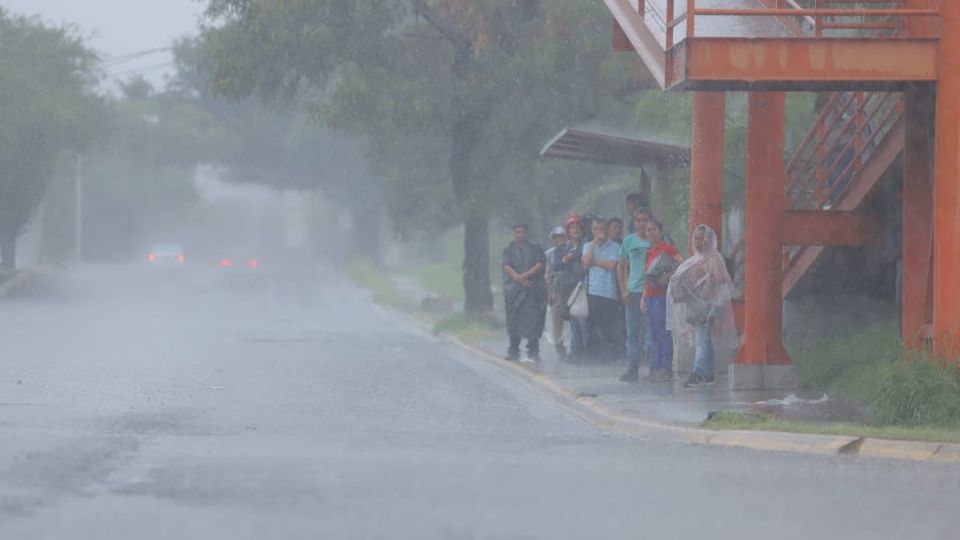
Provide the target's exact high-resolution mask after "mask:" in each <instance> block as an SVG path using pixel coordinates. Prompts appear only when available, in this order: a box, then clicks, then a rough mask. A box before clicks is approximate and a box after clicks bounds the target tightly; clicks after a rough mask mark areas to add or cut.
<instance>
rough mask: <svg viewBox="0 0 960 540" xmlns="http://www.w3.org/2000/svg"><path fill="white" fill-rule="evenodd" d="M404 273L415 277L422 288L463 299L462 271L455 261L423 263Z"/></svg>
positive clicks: (452, 298)
mask: <svg viewBox="0 0 960 540" xmlns="http://www.w3.org/2000/svg"><path fill="white" fill-rule="evenodd" d="M404 273H405V274H407V275H409V276H410V277H412V278H414V279H416V280H417V282H418V283H419V284H420V286H421V287H423V288H424V290H427V291H430V292H432V293H436V294H438V295H440V296H441V297H443V298H447V299H449V300H455V301H460V302H462V301H463V297H464V294H463V272H462V271H461V270H460V264H457V263H456V262H453V261H445V262H438V263H433V264H425V265H422V266H417V267H414V268H411V269H409V270H407V271H406V272H404Z"/></svg>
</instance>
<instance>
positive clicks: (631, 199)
mask: <svg viewBox="0 0 960 540" xmlns="http://www.w3.org/2000/svg"><path fill="white" fill-rule="evenodd" d="M644 202H645V201H644V198H643V195H641V194H639V193H631V194H629V195H627V215H628V216H632V215H633V213H634V212H636V211H637V208H642V207H643V206H645V205H644Z"/></svg>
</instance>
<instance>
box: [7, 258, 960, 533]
mask: <svg viewBox="0 0 960 540" xmlns="http://www.w3.org/2000/svg"><path fill="white" fill-rule="evenodd" d="M309 278H310V283H316V284H317V285H303V286H302V287H301V288H299V289H298V290H289V291H286V292H284V291H279V292H277V291H272V292H270V291H266V290H261V291H258V292H252V293H249V294H247V293H243V292H242V291H244V290H245V289H244V288H243V287H239V288H234V287H228V286H224V284H223V283H221V282H219V281H218V280H216V279H215V278H214V277H213V276H210V275H204V274H199V273H194V272H177V273H157V272H145V271H144V269H143V268H136V267H127V268H88V269H86V270H84V271H81V272H75V273H73V274H71V275H66V276H64V275H59V276H51V277H48V278H45V279H43V280H42V281H40V282H37V283H35V284H34V285H33V286H31V287H30V288H28V289H27V290H26V291H24V292H23V293H22V294H20V295H18V297H17V298H15V299H12V300H4V301H2V302H0V539H65V538H78V539H88V538H89V539H97V540H101V539H102V540H108V539H124V540H126V539H168V538H178V539H182V538H204V539H207V538H230V539H233V538H242V539H247V538H249V539H266V538H271V539H272V538H284V539H285V538H304V539H307V538H309V539H316V538H324V539H328V538H330V539H333V538H363V539H365V538H410V539H433V538H436V539H464V540H466V539H470V540H472V539H534V538H536V539H540V538H542V539H567V538H570V539H585V538H589V539H593V538H611V539H619V538H644V539H648V538H694V537H703V538H712V539H714V538H715V539H724V538H731V539H732V538H737V539H743V538H759V537H761V536H762V537H766V538H776V539H789V538H804V539H810V538H844V539H853V538H865V539H866V538H869V539H877V538H898V539H900V538H911V539H919V538H958V537H960V530H958V529H960V525H958V524H960V521H958V520H957V516H956V512H957V509H958V508H960V469H958V468H957V467H955V466H949V465H935V464H917V463H910V462H895V461H880V460H869V459H862V458H854V457H819V456H802V455H792V454H774V453H763V452H756V451H747V450H734V449H719V448H705V447H700V446H695V445H690V444H686V443H679V442H673V441H665V440H645V439H641V438H630V437H622V436H617V435H610V434H606V433H603V432H601V431H599V430H597V429H595V428H593V427H591V426H589V425H587V424H585V423H584V422H582V421H581V420H580V419H578V418H576V417H574V416H572V415H571V414H569V413H568V412H566V411H565V410H563V409H560V408H558V407H557V406H556V405H554V404H553V403H552V402H551V401H550V400H549V399H548V398H546V397H544V396H542V395H540V394H537V393H535V392H534V391H532V390H531V389H530V388H528V387H527V386H525V385H524V384H523V383H522V382H519V381H516V380H514V379H512V378H511V377H510V376H509V375H506V374H504V373H503V372H501V371H499V370H498V369H496V368H494V367H492V366H490V365H488V364H485V363H484V362H482V361H478V360H475V359H472V358H470V357H468V356H465V355H464V354H462V353H460V352H459V351H457V350H454V349H451V348H449V347H447V346H445V345H443V344H442V343H440V342H438V341H437V340H435V339H434V338H433V337H431V336H429V335H426V334H424V333H422V332H421V331H418V330H417V329H416V328H414V327H412V326H411V325H409V324H408V323H406V322H403V321H399V320H397V319H395V318H394V317H392V316H391V315H389V314H386V313H383V312H382V311H380V310H379V309H378V308H377V307H375V306H374V305H373V304H372V303H371V302H370V300H369V299H368V297H367V295H366V294H364V293H363V292H361V291H359V290H357V289H356V288H355V287H353V286H352V285H350V284H348V283H347V282H345V281H344V280H342V279H341V278H338V277H337V276H336V275H334V274H332V273H330V272H325V271H316V272H313V273H312V275H311V276H310V277H309Z"/></svg>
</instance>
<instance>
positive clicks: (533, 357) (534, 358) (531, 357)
mask: <svg viewBox="0 0 960 540" xmlns="http://www.w3.org/2000/svg"><path fill="white" fill-rule="evenodd" d="M527 359H529V360H530V361H531V362H539V361H540V353H527Z"/></svg>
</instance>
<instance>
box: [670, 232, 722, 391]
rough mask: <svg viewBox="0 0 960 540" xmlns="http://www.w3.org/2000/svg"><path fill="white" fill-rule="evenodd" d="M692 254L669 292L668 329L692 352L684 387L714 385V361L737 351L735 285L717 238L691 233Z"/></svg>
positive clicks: (701, 233) (676, 273) (715, 235)
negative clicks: (688, 342)
mask: <svg viewBox="0 0 960 540" xmlns="http://www.w3.org/2000/svg"><path fill="white" fill-rule="evenodd" d="M693 249H694V255H693V256H692V257H690V258H689V259H687V260H686V261H684V262H683V263H682V264H681V265H680V267H679V268H677V271H676V272H675V273H674V275H673V277H672V278H671V279H670V285H669V287H668V289H667V326H668V328H669V329H670V331H672V332H673V335H674V336H676V337H677V338H679V339H683V338H686V339H691V340H692V342H693V346H694V349H695V351H696V353H695V357H694V362H693V373H691V374H690V378H689V379H688V380H687V382H685V383H684V386H686V387H698V386H706V385H709V384H713V382H714V380H715V365H716V357H717V356H718V355H730V354H732V353H733V351H734V349H735V348H736V346H737V329H736V326H735V324H734V319H733V306H732V304H731V303H730V301H731V298H732V296H733V280H732V279H730V274H729V273H728V272H727V265H726V262H725V261H724V259H723V255H721V254H720V251H718V250H717V233H716V232H714V230H713V229H711V228H710V227H708V226H706V225H700V226H699V227H697V228H696V229H695V230H694V232H693Z"/></svg>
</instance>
